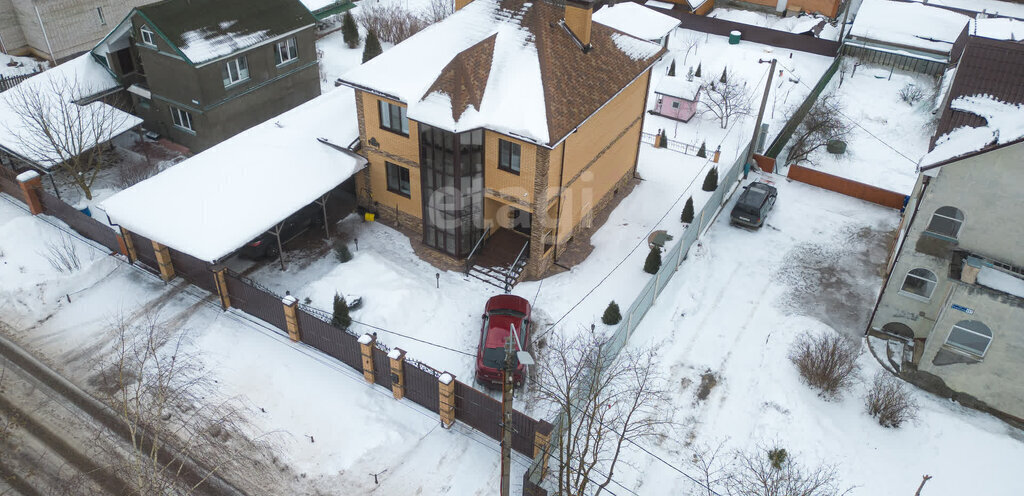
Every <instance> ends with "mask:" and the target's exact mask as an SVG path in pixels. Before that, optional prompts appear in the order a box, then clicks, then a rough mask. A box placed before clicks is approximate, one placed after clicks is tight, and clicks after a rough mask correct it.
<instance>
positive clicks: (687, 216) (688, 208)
mask: <svg viewBox="0 0 1024 496" xmlns="http://www.w3.org/2000/svg"><path fill="white" fill-rule="evenodd" d="M679 220H681V221H683V222H685V223H687V224H689V223H691V222H693V197H692V196H691V197H689V198H687V199H686V205H683V214H682V215H680V216H679Z"/></svg>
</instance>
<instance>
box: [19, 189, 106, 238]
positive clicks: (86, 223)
mask: <svg viewBox="0 0 1024 496" xmlns="http://www.w3.org/2000/svg"><path fill="white" fill-rule="evenodd" d="M37 193H38V194H39V201H40V202H41V203H42V204H43V211H45V212H46V213H47V214H50V215H52V216H54V217H57V218H58V219H60V220H62V221H64V222H65V223H67V225H68V226H71V229H74V230H75V231H76V232H77V233H78V234H81V235H82V236H85V237H87V238H89V239H91V240H93V241H95V242H97V243H99V244H101V245H103V246H105V247H107V248H109V249H110V251H115V252H116V251H118V244H117V234H115V233H114V230H113V229H111V228H110V226H107V225H105V224H103V223H102V222H99V221H97V220H96V219H93V218H92V217H89V216H88V215H85V214H83V213H82V212H79V211H78V210H77V209H75V207H72V206H71V205H68V204H67V203H64V202H63V201H61V200H60V199H58V198H57V197H56V196H53V195H51V194H49V193H47V192H45V191H42V190H37Z"/></svg>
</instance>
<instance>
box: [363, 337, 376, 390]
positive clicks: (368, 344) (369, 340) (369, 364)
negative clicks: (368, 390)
mask: <svg viewBox="0 0 1024 496" xmlns="http://www.w3.org/2000/svg"><path fill="white" fill-rule="evenodd" d="M376 342H377V336H374V335H372V334H363V335H362V336H359V352H360V353H361V354H362V355H363V378H365V379H366V382H369V383H370V384H373V345H374V344H375V343H376Z"/></svg>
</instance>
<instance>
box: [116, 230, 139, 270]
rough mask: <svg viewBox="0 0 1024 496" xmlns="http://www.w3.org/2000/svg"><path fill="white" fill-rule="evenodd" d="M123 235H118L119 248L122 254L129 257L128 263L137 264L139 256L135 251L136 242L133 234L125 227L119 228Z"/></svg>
mask: <svg viewBox="0 0 1024 496" xmlns="http://www.w3.org/2000/svg"><path fill="white" fill-rule="evenodd" d="M118 229H120V230H121V233H120V234H118V235H117V246H118V248H120V249H121V254H122V255H124V256H126V257H128V263H135V261H136V260H138V259H139V254H138V253H136V251H135V240H133V239H132V233H131V232H129V231H128V230H127V229H125V228H123V227H119V228H118Z"/></svg>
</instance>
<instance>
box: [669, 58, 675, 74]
mask: <svg viewBox="0 0 1024 496" xmlns="http://www.w3.org/2000/svg"><path fill="white" fill-rule="evenodd" d="M668 75H669V76H675V75H676V61H675V60H673V61H672V65H670V66H668Z"/></svg>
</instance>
